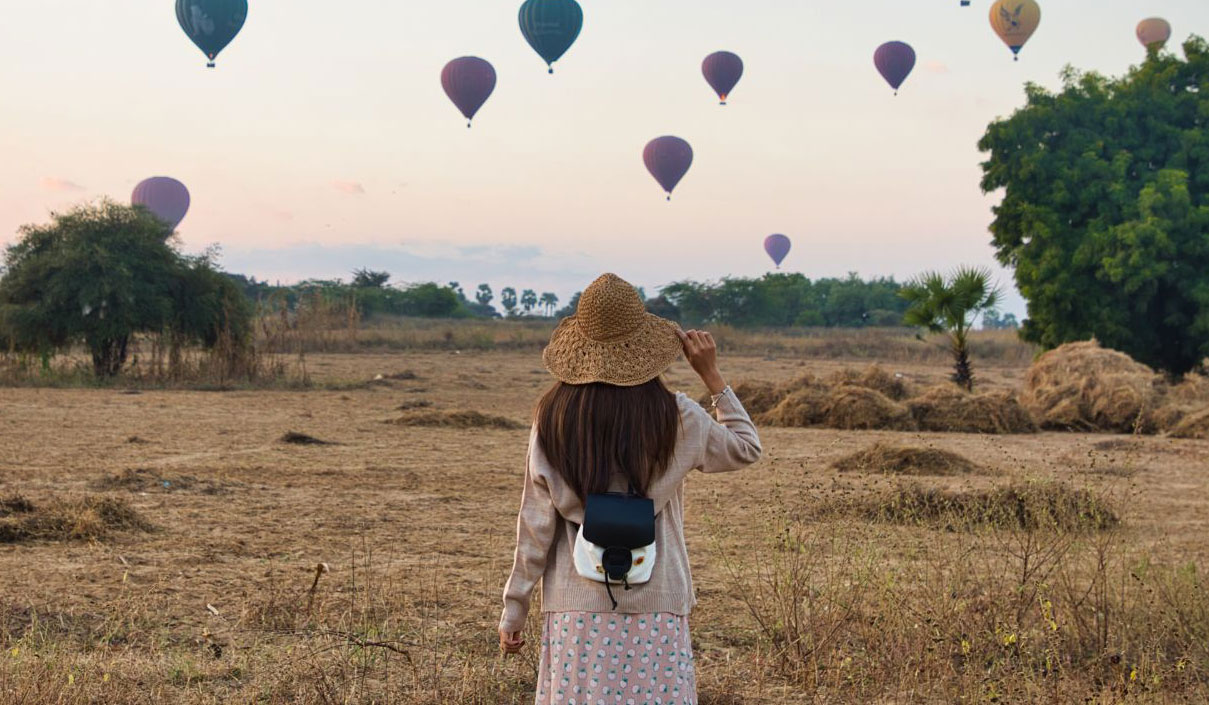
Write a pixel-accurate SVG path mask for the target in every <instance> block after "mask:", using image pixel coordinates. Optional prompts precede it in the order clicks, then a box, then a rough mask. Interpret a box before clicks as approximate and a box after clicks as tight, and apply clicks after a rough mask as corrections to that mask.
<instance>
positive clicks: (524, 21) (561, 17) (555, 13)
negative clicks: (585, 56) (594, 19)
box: [520, 0, 584, 73]
mask: <svg viewBox="0 0 1209 705" xmlns="http://www.w3.org/2000/svg"><path fill="white" fill-rule="evenodd" d="M520 23H521V34H524V35H525V41H527V42H529V46H531V47H533V50H534V51H536V52H537V53H538V54H539V55H540V56H541V57H542V59H544V60H545V62H546V66H548V67H549V68H550V73H554V66H553V64H554V62H555V61H558V60H559V59H560V58H562V55H563V54H566V53H567V50H568V49H570V48H571V45H572V44H574V43H575V40H576V39H577V38H578V37H579V30H581V29H583V26H584V11H583V8H581V7H580V6H579V3H577V2H575V0H525V4H524V5H521V11H520Z"/></svg>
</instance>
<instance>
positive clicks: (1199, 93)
mask: <svg viewBox="0 0 1209 705" xmlns="http://www.w3.org/2000/svg"><path fill="white" fill-rule="evenodd" d="M1184 54H1185V56H1186V59H1184V60H1181V59H1179V58H1178V57H1177V56H1175V55H1174V54H1171V53H1160V52H1152V53H1151V55H1150V56H1149V58H1148V59H1147V60H1146V61H1145V62H1144V63H1143V64H1142V65H1141V66H1138V67H1134V68H1133V69H1131V70H1130V71H1129V73H1127V74H1126V75H1124V76H1122V77H1120V78H1108V77H1104V76H1101V75H1099V74H1095V73H1080V72H1077V71H1075V70H1074V69H1067V70H1066V71H1065V73H1064V75H1063V83H1064V85H1063V88H1062V90H1061V91H1060V92H1058V93H1051V92H1049V91H1047V90H1045V89H1043V88H1041V87H1039V86H1036V85H1032V84H1030V85H1028V86H1027V88H1026V96H1027V103H1026V105H1025V107H1023V108H1021V109H1020V110H1018V111H1017V112H1016V113H1015V114H1014V115H1012V116H1011V117H1010V118H1007V119H1004V120H1000V121H998V122H995V123H993V124H991V126H990V127H989V128H988V129H987V132H986V134H985V136H984V137H983V138H982V140H981V142H980V143H979V147H980V148H981V149H982V150H983V151H984V152H989V158H988V159H987V161H986V162H985V163H984V164H983V173H984V176H983V180H982V188H983V190H984V191H987V192H990V191H994V190H997V189H1004V197H1003V202H1002V203H1001V204H1000V205H999V206H998V207H996V208H995V220H994V222H993V223H992V225H991V232H992V234H993V243H994V246H995V249H996V255H997V257H998V259H999V261H1000V262H1002V263H1003V264H1005V265H1008V266H1011V267H1014V268H1015V278H1016V285H1017V287H1018V288H1019V289H1020V292H1021V293H1022V294H1023V295H1024V297H1025V299H1026V300H1027V301H1028V319H1027V320H1026V321H1025V322H1024V326H1023V329H1022V336H1023V337H1024V338H1025V339H1026V340H1030V341H1032V342H1036V343H1039V344H1041V345H1042V346H1044V347H1046V348H1052V347H1055V346H1058V345H1061V344H1062V343H1065V342H1069V341H1074V340H1085V339H1088V338H1091V337H1095V338H1098V339H1099V340H1100V342H1101V343H1103V344H1104V345H1106V346H1109V347H1112V348H1116V349H1118V350H1121V351H1123V352H1126V353H1128V354H1129V355H1131V356H1133V357H1134V358H1136V359H1138V360H1140V361H1142V362H1145V363H1147V364H1149V365H1151V366H1154V367H1157V368H1160V369H1163V370H1166V371H1167V372H1169V373H1172V374H1178V373H1183V372H1186V371H1188V370H1191V369H1193V368H1194V367H1196V366H1197V365H1198V364H1199V363H1200V362H1201V361H1202V360H1203V359H1204V358H1205V357H1206V356H1207V355H1209V237H1206V233H1207V232H1209V130H1206V125H1207V116H1209V91H1207V90H1205V87H1206V86H1209V44H1207V43H1206V42H1205V40H1203V39H1200V38H1198V37H1193V38H1192V39H1190V40H1188V42H1186V43H1185V44H1184Z"/></svg>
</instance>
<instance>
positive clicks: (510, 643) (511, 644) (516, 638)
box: [500, 629, 525, 654]
mask: <svg viewBox="0 0 1209 705" xmlns="http://www.w3.org/2000/svg"><path fill="white" fill-rule="evenodd" d="M524 645H525V637H523V636H521V633H520V632H506V631H504V630H502V629H501V630H500V651H503V652H504V653H506V654H519V653H520V652H521V647H523V646H524Z"/></svg>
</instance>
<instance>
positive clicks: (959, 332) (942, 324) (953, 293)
mask: <svg viewBox="0 0 1209 705" xmlns="http://www.w3.org/2000/svg"><path fill="white" fill-rule="evenodd" d="M899 295H900V296H902V297H903V299H905V300H906V301H907V302H909V303H910V304H911V307H910V308H908V309H907V313H906V314H905V315H904V316H903V321H904V322H905V323H906V324H907V325H909V326H917V327H920V328H926V329H927V330H928V331H930V332H932V333H944V334H946V335H948V336H949V352H951V353H952V354H953V364H954V370H955V371H954V373H953V378H952V379H953V382H954V383H956V384H957V386H959V387H961V388H962V389H965V390H966V391H973V389H974V370H973V368H972V367H971V365H970V349H969V333H970V331H971V330H972V329H973V327H974V323H975V322H976V321H977V320H978V316H979V315H980V314H983V313H986V312H989V311H994V310H995V307H996V306H998V305H999V298H1000V291H999V289H997V288H992V287H991V272H990V270H987V269H974V268H970V267H962V268H960V269H958V270H957V271H955V272H953V274H952V275H951V276H949V277H946V276H945V275H943V274H940V273H939V272H926V273H924V274H921V275H920V276H919V277H917V278H916V279H914V280H912V281H911V282H908V283H907V285H906V286H904V287H903V289H902V291H901V292H900V293H899Z"/></svg>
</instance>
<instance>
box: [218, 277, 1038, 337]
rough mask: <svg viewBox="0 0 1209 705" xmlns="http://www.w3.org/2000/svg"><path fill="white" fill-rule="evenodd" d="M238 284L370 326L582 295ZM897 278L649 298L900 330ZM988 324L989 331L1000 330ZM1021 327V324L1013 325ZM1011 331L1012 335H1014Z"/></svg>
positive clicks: (717, 285)
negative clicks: (352, 312)
mask: <svg viewBox="0 0 1209 705" xmlns="http://www.w3.org/2000/svg"><path fill="white" fill-rule="evenodd" d="M228 276H230V277H231V279H232V280H234V281H235V283H236V284H237V285H238V286H239V287H240V288H241V289H243V291H244V293H245V294H246V295H247V296H248V298H249V299H251V300H252V301H254V302H261V303H276V304H278V305H283V306H285V307H286V308H289V309H291V310H292V309H294V308H296V307H297V305H298V303H299V301H301V300H304V299H311V298H314V297H316V296H317V297H320V298H322V299H323V300H325V301H327V302H329V303H333V304H344V305H352V306H355V307H356V310H357V313H358V314H359V315H360V316H361V317H362V318H372V317H375V316H406V317H417V318H501V317H505V318H516V317H526V318H532V317H550V318H561V317H563V316H569V315H571V314H573V313H574V312H575V307H576V305H577V304H578V302H579V294H578V293H577V294H575V296H573V297H572V298H571V300H570V301H569V302H568V303H567V305H566V306H564V307H562V308H558V303H559V299H558V297H557V296H556V295H554V294H552V293H549V292H546V293H542V294H538V293H537V292H536V291H535V290H533V289H522V290H520V292H519V293H518V291H517V289H515V288H513V287H505V288H504V289H502V290H501V291H500V295H499V297H498V305H499V309H497V308H496V306H495V305H493V303H495V302H497V297H496V295H495V292H493V291H492V289H491V287H490V286H489V285H487V284H480V285H478V287H477V288H476V289H475V290H474V292H473V294H472V296H467V295H466V293H465V292H464V290H463V288H462V287H461V285H459V284H458V283H457V282H450V283H448V284H445V285H441V284H436V283H433V282H425V283H418V284H406V285H392V284H391V283H390V274H389V273H387V272H374V271H370V270H366V269H361V270H357V271H355V272H353V277H352V279H351V280H349V281H344V280H340V279H334V280H320V279H311V280H307V281H303V282H300V283H298V284H292V285H288V286H274V285H271V284H269V283H267V282H263V281H258V280H257V279H255V278H252V277H247V276H244V275H241V274H231V275H228ZM902 286H903V285H902V284H900V283H898V282H896V281H894V279H893V278H876V279H870V280H864V279H861V278H860V277H858V276H857V275H856V274H855V273H853V274H849V275H848V276H847V277H844V278H823V279H815V280H811V279H808V278H806V277H804V276H802V275H801V274H768V275H765V276H763V277H761V278H759V279H746V278H726V279H722V280H721V281H717V282H697V281H680V282H676V283H674V284H670V285H668V286H666V287H663V288H662V289H661V290H660V291H659V294H658V295H657V296H655V297H650V298H648V297H647V295H646V292H645V291H643V290H641V289H640V290H639V293H640V294H641V295H642V297H643V299H644V300H645V301H646V304H647V308H648V309H649V310H650V311H652V312H653V313H656V314H658V315H660V316H664V317H666V318H670V319H673V320H675V321H678V322H680V323H681V324H683V325H686V326H702V325H710V324H726V325H730V326H735V327H738V328H789V327H839V328H858V327H865V326H878V327H886V326H899V325H902V323H903V313H904V312H905V311H906V310H907V305H908V304H907V301H906V300H905V299H903V298H902V297H901V296H900V295H899V292H900V290H901V289H902ZM997 323H999V320H998V319H995V320H991V319H988V320H986V321H985V322H984V325H987V327H999V326H998V325H997ZM1005 323H1006V326H1011V325H1014V323H1015V321H1014V319H1012V320H1009V321H1006V322H1005ZM1006 326H1005V327H1006Z"/></svg>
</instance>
